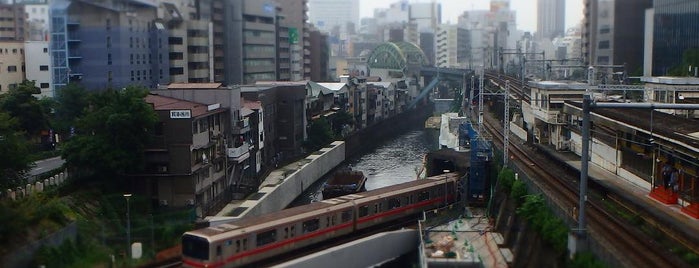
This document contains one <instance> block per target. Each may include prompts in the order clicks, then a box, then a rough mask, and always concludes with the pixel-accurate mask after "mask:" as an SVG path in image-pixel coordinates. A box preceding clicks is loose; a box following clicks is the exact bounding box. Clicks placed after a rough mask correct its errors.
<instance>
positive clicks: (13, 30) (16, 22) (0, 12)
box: [0, 4, 26, 41]
mask: <svg viewBox="0 0 699 268" xmlns="http://www.w3.org/2000/svg"><path fill="white" fill-rule="evenodd" d="M24 16H25V15H24V6H23V5H18V4H15V5H9V4H0V41H24V40H25V34H26V32H25V20H24Z"/></svg>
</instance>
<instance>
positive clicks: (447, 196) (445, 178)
mask: <svg viewBox="0 0 699 268" xmlns="http://www.w3.org/2000/svg"><path fill="white" fill-rule="evenodd" d="M449 172H451V170H448V169H444V170H442V174H443V175H444V206H445V207H446V206H447V203H448V201H447V199H449V194H448V192H447V173H449Z"/></svg>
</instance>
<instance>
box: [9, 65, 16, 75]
mask: <svg viewBox="0 0 699 268" xmlns="http://www.w3.org/2000/svg"><path fill="white" fill-rule="evenodd" d="M7 72H10V73H16V72H17V66H14V65H10V66H7Z"/></svg>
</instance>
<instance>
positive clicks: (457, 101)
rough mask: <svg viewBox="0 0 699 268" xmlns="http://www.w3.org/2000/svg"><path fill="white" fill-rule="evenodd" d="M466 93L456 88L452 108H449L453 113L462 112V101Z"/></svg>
mask: <svg viewBox="0 0 699 268" xmlns="http://www.w3.org/2000/svg"><path fill="white" fill-rule="evenodd" d="M463 99H464V95H463V94H461V92H459V91H457V90H454V99H453V100H452V101H451V108H449V110H450V111H451V112H452V113H458V112H461V103H462V102H463Z"/></svg>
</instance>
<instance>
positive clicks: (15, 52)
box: [0, 48, 48, 54]
mask: <svg viewBox="0 0 699 268" xmlns="http://www.w3.org/2000/svg"><path fill="white" fill-rule="evenodd" d="M3 50H4V51H5V53H3ZM17 51H19V54H24V49H23V48H20V49H16V48H13V49H12V54H17ZM46 52H48V48H44V53H46ZM0 54H10V50H8V49H7V48H6V49H2V48H0Z"/></svg>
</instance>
